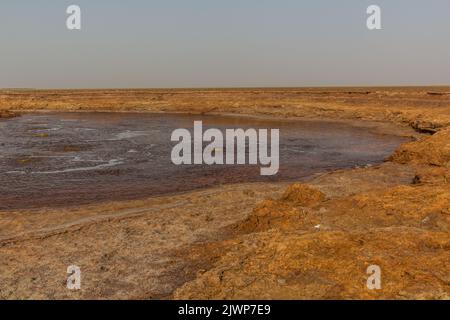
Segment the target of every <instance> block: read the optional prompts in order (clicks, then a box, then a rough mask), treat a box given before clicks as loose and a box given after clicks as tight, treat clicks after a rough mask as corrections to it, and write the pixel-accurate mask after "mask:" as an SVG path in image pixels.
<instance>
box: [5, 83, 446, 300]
mask: <svg viewBox="0 0 450 320" xmlns="http://www.w3.org/2000/svg"><path fill="white" fill-rule="evenodd" d="M48 111H65V112H67V111H77V112H100V111H108V112H142V113H144V112H154V113H177V112H178V113H190V114H211V115H215V114H233V115H240V116H249V117H255V116H256V117H266V118H271V119H311V120H318V119H320V120H325V119H326V120H333V121H341V122H343V123H348V124H349V125H352V126H358V127H362V128H366V129H367V130H370V131H373V132H377V133H378V134H389V135H398V136H404V137H409V138H411V141H410V142H407V143H405V144H402V145H400V146H399V147H398V148H397V149H396V150H395V152H394V153H393V154H392V155H390V156H389V157H387V158H386V159H385V161H384V162H383V163H380V164H378V165H376V166H368V167H360V168H351V169H343V170H336V171H334V172H328V173H323V174H316V175H313V176H310V177H308V178H306V179H303V180H302V181H298V182H296V183H291V182H289V183H288V182H273V183H268V182H267V183H266V182H264V183H259V182H258V183H240V184H229V185H222V186H217V187H212V188H208V189H202V190H195V191H191V192H184V193H177V194H170V195H163V196H157V197H149V198H143V199H139V200H132V201H115V200H114V199H112V200H111V201H102V202H99V203H94V204H88V205H79V206H73V205H72V206H67V207H57V208H53V207H42V208H35V209H20V210H2V211H0V298H1V299H449V298H450V287H449V284H450V268H449V262H450V234H449V222H450V188H449V186H450V185H449V182H450V87H373V88H367V87H364V88H251V89H250V88H249V89H232V88H231V89H127V90H119V89H117V90H32V89H27V90H25V89H22V90H6V89H5V90H0V116H1V117H2V118H9V117H20V116H21V115H23V114H26V113H28V112H43V113H44V112H48ZM0 121H5V120H0ZM0 150H1V148H0ZM0 201H1V195H0ZM69 265H77V266H79V267H80V268H81V271H82V286H81V289H80V290H75V291H73V290H68V289H67V287H66V280H67V273H66V270H67V266H69ZM370 265H378V266H380V268H381V274H382V276H381V283H382V286H381V289H380V290H369V289H368V288H367V286H366V280H367V277H368V275H367V273H366V269H367V267H368V266H370Z"/></svg>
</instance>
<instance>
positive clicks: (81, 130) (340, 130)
mask: <svg viewBox="0 0 450 320" xmlns="http://www.w3.org/2000/svg"><path fill="white" fill-rule="evenodd" d="M195 120H201V121H203V127H204V130H206V129H208V128H211V127H213V128H219V129H223V130H225V129H228V128H230V129H231V128H244V129H246V128H255V129H260V128H264V129H270V128H278V129H280V170H279V172H278V174H277V175H276V176H270V177H267V176H266V177H264V176H261V175H260V165H257V166H249V165H232V166H230V165H213V166H207V165H190V166H175V165H174V164H172V162H171V159H170V154H171V150H172V147H173V146H174V144H175V143H173V142H171V141H170V136H171V133H172V131H173V130H174V129H177V128H187V129H189V130H190V131H192V128H193V123H194V121H195ZM0 133H1V134H0V210H5V209H19V208H37V207H55V206H65V205H78V204H87V203H93V202H97V201H108V200H129V199H139V198H143V197H147V196H152V195H161V194H168V193H175V192H182V191H188V190H193V189H197V188H205V187H209V186H215V185H220V184H225V183H238V182H254V181H284V180H295V179H300V178H302V177H306V176H309V175H311V174H314V173H318V172H324V171H329V170H335V169H339V168H348V167H355V166H364V165H368V164H377V163H380V162H382V161H383V159H384V158H385V157H386V156H387V155H389V154H390V153H392V152H393V150H394V149H395V148H396V147H397V146H398V145H399V144H400V143H402V142H404V141H405V139H404V138H399V137H394V136H386V135H377V134H374V133H371V132H369V131H368V130H367V129H364V128H356V127H351V126H348V125H345V124H342V123H334V122H318V121H273V120H262V119H254V118H245V117H228V116H197V115H195V116H194V115H174V114H164V115H162V114H136V113H129V114H128V113H45V114H27V115H24V116H22V117H17V118H12V119H3V120H0Z"/></svg>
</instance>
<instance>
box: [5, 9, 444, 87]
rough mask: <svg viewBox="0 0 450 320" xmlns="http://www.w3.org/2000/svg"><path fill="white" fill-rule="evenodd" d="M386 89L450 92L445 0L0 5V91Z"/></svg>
mask: <svg viewBox="0 0 450 320" xmlns="http://www.w3.org/2000/svg"><path fill="white" fill-rule="evenodd" d="M71 4H77V5H79V6H80V7H81V9H82V30H81V31H69V30H67V28H66V18H67V16H68V15H67V14H66V8H67V7H68V6H69V5H71ZM370 4H377V5H379V6H380V7H381V8H382V26H383V30H376V31H369V30H368V29H367V28H366V18H367V15H366V8H367V7H368V6H369V5H370ZM390 84H398V85H415V84H450V1H449V0H427V1H425V0H371V1H366V0H341V1H336V0H308V1H306V0H305V1H303V0H190V1H189V0H127V1H123V0H71V1H65V0H58V1H55V0H0V87H26V88H31V87H34V88H89V87H98V88H100V87H238V86H326V85H390Z"/></svg>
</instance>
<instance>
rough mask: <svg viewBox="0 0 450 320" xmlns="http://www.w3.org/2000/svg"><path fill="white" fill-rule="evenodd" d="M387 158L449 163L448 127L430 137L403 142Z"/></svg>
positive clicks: (418, 162) (404, 161)
mask: <svg viewBox="0 0 450 320" xmlns="http://www.w3.org/2000/svg"><path fill="white" fill-rule="evenodd" d="M389 160H391V161H393V162H396V163H403V164H405V163H412V164H425V165H433V166H447V167H448V166H449V165H450V129H445V130H441V131H439V132H437V133H435V134H434V135H432V136H431V137H427V138H424V139H422V140H419V141H414V142H410V143H406V144H403V145H402V146H400V148H398V149H397V150H396V151H395V152H394V154H393V155H392V156H391V157H390V158H389Z"/></svg>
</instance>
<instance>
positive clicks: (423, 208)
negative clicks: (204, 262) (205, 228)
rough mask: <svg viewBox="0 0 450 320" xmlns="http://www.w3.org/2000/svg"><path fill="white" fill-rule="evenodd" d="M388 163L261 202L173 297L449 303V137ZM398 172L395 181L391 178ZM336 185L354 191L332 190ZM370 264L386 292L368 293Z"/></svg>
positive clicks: (413, 146) (410, 146)
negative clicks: (409, 177) (442, 300)
mask: <svg viewBox="0 0 450 320" xmlns="http://www.w3.org/2000/svg"><path fill="white" fill-rule="evenodd" d="M389 160H390V161H392V162H387V163H386V164H384V165H382V166H380V167H378V168H366V169H354V170H347V171H342V172H337V173H333V174H331V175H330V177H329V178H328V179H327V177H320V178H318V179H316V180H313V181H311V182H310V183H309V185H305V184H294V185H292V186H290V187H288V188H287V190H286V191H285V193H284V194H283V195H282V196H281V197H280V198H279V199H278V200H266V201H263V202H262V203H261V204H260V205H259V206H257V207H256V208H255V209H254V210H253V212H252V213H251V214H250V215H249V217H248V218H247V219H245V220H244V221H243V222H241V223H237V224H235V225H234V226H233V228H232V229H233V231H234V232H236V231H239V232H238V233H234V234H233V235H232V236H231V238H230V239H229V240H226V241H223V242H217V243H215V244H214V245H213V246H212V247H214V248H215V250H214V251H212V252H214V253H215V258H214V260H213V261H212V260H211V263H210V265H209V266H208V267H207V268H206V270H207V271H205V270H204V271H203V272H201V273H199V274H198V275H197V276H196V277H195V278H194V279H193V280H192V281H190V282H187V283H185V284H184V285H183V286H181V287H180V288H178V289H177V290H176V291H175V292H174V295H173V297H174V298H175V299H450V288H449V286H448V283H449V281H450V272H449V269H448V262H449V257H450V232H449V226H450V185H449V181H450V179H449V178H450V173H449V160H450V130H449V129H444V130H441V131H439V132H438V133H436V134H434V135H433V136H430V137H427V138H425V139H423V140H420V141H415V142H411V143H407V144H404V145H402V146H401V147H399V148H398V150H397V151H396V152H395V153H394V154H393V155H392V156H391V157H390V158H389ZM393 170H394V171H395V170H400V171H399V172H401V174H400V175H399V177H398V179H392V178H390V179H387V178H386V176H387V175H392V174H395V172H394V173H393ZM411 171H413V172H414V171H415V177H414V178H413V179H408V175H409V174H410V172H411ZM364 173H366V175H365V174H364ZM374 176H376V177H377V178H378V180H379V181H377V180H375V181H373V180H372V179H373V177H374ZM355 177H357V179H356V180H355ZM330 181H331V182H330ZM340 181H341V182H342V183H352V181H354V182H355V183H356V185H355V186H352V188H350V189H349V188H343V189H342V188H341V189H342V190H341V189H339V188H337V189H336V187H335V185H336V184H337V183H339V182H340ZM330 183H331V184H332V186H333V188H331V187H330ZM371 183H372V185H373V186H379V188H374V189H373V190H371V189H370V188H368V186H370V184H371ZM311 186H314V188H313V187H311ZM358 186H361V190H360V191H359V192H358ZM319 190H326V191H327V192H326V196H325V194H324V193H322V192H321V191H319ZM218 248H221V249H220V250H219V249H218ZM218 252H220V253H221V254H219V255H218ZM208 256H209V253H208V250H206V251H203V257H208ZM370 265H377V266H379V267H380V269H381V274H382V277H381V279H382V280H381V281H382V288H381V290H369V289H368V288H367V286H366V282H367V278H368V275H367V272H366V270H367V267H368V266H370Z"/></svg>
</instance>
